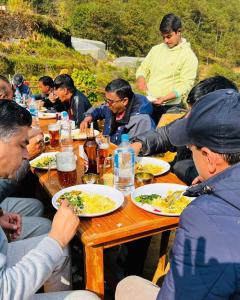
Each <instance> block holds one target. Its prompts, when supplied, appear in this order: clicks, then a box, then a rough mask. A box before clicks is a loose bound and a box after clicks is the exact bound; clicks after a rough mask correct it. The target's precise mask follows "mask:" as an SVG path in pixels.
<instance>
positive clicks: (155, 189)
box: [131, 183, 194, 217]
mask: <svg viewBox="0 0 240 300" xmlns="http://www.w3.org/2000/svg"><path fill="white" fill-rule="evenodd" d="M186 189H187V186H186V185H181V184H173V183H153V184H147V185H145V186H141V187H139V188H137V189H136V190H135V191H133V192H132V194H131V199H132V202H133V203H134V204H135V205H136V206H138V207H140V208H141V209H143V210H146V211H148V212H151V213H154V214H157V215H162V216H175V217H176V216H179V214H174V213H164V212H162V211H161V209H160V208H156V207H154V206H152V205H151V204H146V203H144V204H143V203H140V202H137V201H135V198H136V197H138V196H141V195H151V194H158V195H160V196H162V197H165V196H167V193H168V192H169V191H171V192H175V191H185V190H186ZM188 198H189V199H190V200H191V201H192V200H193V199H194V198H192V197H188Z"/></svg>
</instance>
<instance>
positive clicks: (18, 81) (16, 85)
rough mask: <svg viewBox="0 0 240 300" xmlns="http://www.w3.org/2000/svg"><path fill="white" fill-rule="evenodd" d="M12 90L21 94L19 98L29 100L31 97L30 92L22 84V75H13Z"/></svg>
mask: <svg viewBox="0 0 240 300" xmlns="http://www.w3.org/2000/svg"><path fill="white" fill-rule="evenodd" d="M12 84H13V90H14V91H15V93H16V91H17V90H18V92H19V93H20V94H21V97H23V96H24V97H26V99H27V98H29V97H31V94H32V93H31V90H30V88H29V86H28V85H27V84H25V83H24V77H23V75H22V74H15V75H14V76H13V79H12Z"/></svg>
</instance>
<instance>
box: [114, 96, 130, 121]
mask: <svg viewBox="0 0 240 300" xmlns="http://www.w3.org/2000/svg"><path fill="white" fill-rule="evenodd" d="M134 100H135V95H133V97H132V99H131V100H130V101H128V106H127V108H126V110H125V114H124V116H123V118H122V119H121V120H118V121H116V116H115V122H117V123H118V124H120V125H125V124H128V123H129V120H130V116H131V112H132V106H133V103H134Z"/></svg>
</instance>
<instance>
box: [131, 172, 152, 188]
mask: <svg viewBox="0 0 240 300" xmlns="http://www.w3.org/2000/svg"><path fill="white" fill-rule="evenodd" d="M153 180H154V176H153V174H151V173H147V172H138V173H136V174H135V186H136V187H139V186H143V185H146V184H150V183H153Z"/></svg>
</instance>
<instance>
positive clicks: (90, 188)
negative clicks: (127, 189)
mask: <svg viewBox="0 0 240 300" xmlns="http://www.w3.org/2000/svg"><path fill="white" fill-rule="evenodd" d="M70 191H83V192H87V193H91V194H98V195H103V196H107V197H109V198H111V199H112V200H113V201H114V202H115V203H116V206H115V207H114V209H112V210H109V211H106V212H102V213H95V214H80V215H79V217H98V216H103V215H106V214H109V213H111V212H113V211H115V210H116V209H118V208H119V207H120V206H122V204H123V202H124V195H123V194H122V193H121V192H120V191H118V190H116V189H114V188H112V187H110V186H105V185H101V184H80V185H74V186H70V187H68V188H65V189H63V190H61V191H59V192H57V193H56V194H55V195H54V196H53V197H52V205H53V207H55V208H56V209H58V204H57V199H58V198H59V197H60V196H61V195H62V194H64V193H66V192H70Z"/></svg>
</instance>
